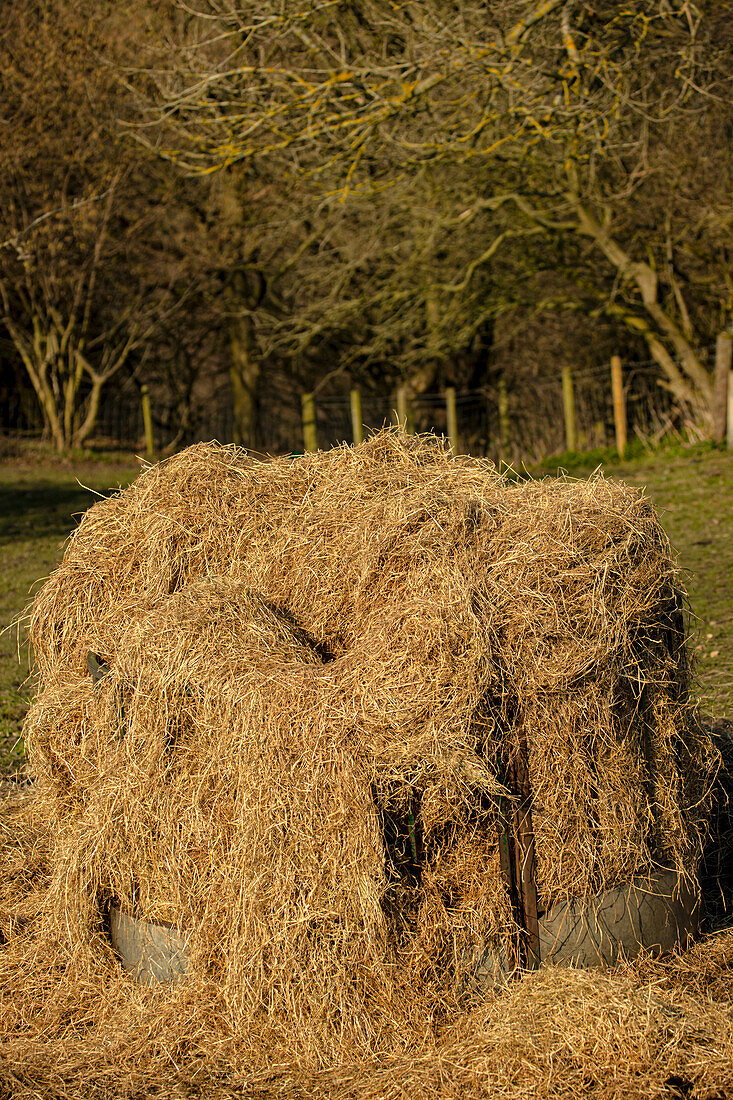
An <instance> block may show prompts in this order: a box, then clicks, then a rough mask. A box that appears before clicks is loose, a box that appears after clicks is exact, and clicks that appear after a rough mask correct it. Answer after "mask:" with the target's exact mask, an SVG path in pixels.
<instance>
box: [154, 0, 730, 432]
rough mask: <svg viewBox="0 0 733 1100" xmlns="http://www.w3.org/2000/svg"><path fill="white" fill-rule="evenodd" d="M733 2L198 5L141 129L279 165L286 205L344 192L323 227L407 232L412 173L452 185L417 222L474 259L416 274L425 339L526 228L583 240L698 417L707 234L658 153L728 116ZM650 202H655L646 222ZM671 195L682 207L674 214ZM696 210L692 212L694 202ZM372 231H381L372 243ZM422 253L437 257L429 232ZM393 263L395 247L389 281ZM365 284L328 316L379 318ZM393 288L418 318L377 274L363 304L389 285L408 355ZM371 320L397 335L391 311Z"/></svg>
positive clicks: (601, 288)
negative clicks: (437, 229) (372, 219)
mask: <svg viewBox="0 0 733 1100" xmlns="http://www.w3.org/2000/svg"><path fill="white" fill-rule="evenodd" d="M726 7H727V5H710V4H703V3H698V4H695V3H692V2H691V0H664V2H662V0H643V2H642V3H640V4H636V5H629V6H627V7H625V8H619V6H618V5H617V4H613V3H610V2H597V3H594V4H593V5H590V4H588V3H581V2H579V0H577V2H574V0H545V2H543V3H538V2H536V0H533V2H529V0H503V2H500V3H497V4H493V5H491V7H490V9H487V6H486V5H485V4H483V3H481V4H479V3H462V4H444V3H437V0H426V2H425V3H422V4H419V5H413V4H405V5H395V4H391V3H388V2H387V0H358V2H357V3H355V4H351V5H349V6H348V8H345V7H344V6H343V5H336V4H333V3H329V2H326V0H323V2H319V3H313V4H310V5H307V6H304V5H302V4H300V3H297V4H296V3H295V2H291V0H285V2H284V3H280V2H279V3H277V4H274V3H270V4H268V3H265V4H257V5H254V4H248V3H241V2H239V0H238V2H237V3H233V2H230V0H198V3H197V4H194V5H190V4H187V5H186V11H187V12H188V13H189V14H188V16H187V21H186V23H185V26H182V27H179V31H180V30H182V31H183V33H181V34H179V36H178V38H177V40H176V41H175V42H174V43H172V48H171V54H170V57H171V64H170V65H169V67H168V69H167V71H166V70H164V69H161V70H158V71H157V72H156V74H155V80H156V83H157V89H158V93H157V94H158V97H159V103H160V110H159V112H158V114H157V116H156V117H155V118H154V119H151V120H150V127H151V129H150V130H149V133H150V134H153V133H155V134H158V133H159V132H160V127H161V126H162V127H164V129H165V130H166V132H167V134H169V135H171V140H169V141H168V142H167V143H166V148H167V149H168V150H169V155H170V157H171V159H173V160H175V161H176V163H178V164H180V165H182V166H183V167H184V168H186V169H187V170H189V171H202V172H210V171H211V170H212V169H216V168H217V167H221V166H225V165H232V164H234V163H239V164H241V165H245V166H246V165H251V166H252V171H254V172H256V173H257V174H259V175H262V174H264V175H265V176H267V177H269V178H270V179H271V180H276V179H277V178H278V177H279V178H280V180H282V181H283V187H282V191H283V193H284V195H285V201H284V203H283V209H284V210H287V209H289V208H291V206H290V195H289V194H288V192H289V191H290V190H291V189H292V188H296V189H297V190H298V191H299V193H300V194H301V196H303V195H305V196H308V198H309V202H306V207H305V208H306V209H308V210H312V209H313V208H314V204H315V203H316V202H321V203H322V204H323V203H324V202H325V201H326V200H327V199H330V200H334V202H333V204H332V205H331V206H330V207H329V206H327V205H326V206H323V205H322V206H321V207H320V210H321V213H322V214H324V215H326V216H324V217H323V218H322V222H321V226H320V228H319V235H320V237H322V238H323V237H325V236H326V234H327V232H328V231H329V230H330V229H331V228H332V227H333V226H334V225H336V224H337V223H338V222H339V221H341V224H342V225H343V224H345V221H344V219H343V217H342V215H341V212H340V211H339V210H338V209H337V207H336V205H335V204H336V203H343V204H347V203H348V204H356V205H358V204H359V203H360V202H362V201H367V202H369V203H371V204H372V205H373V206H374V207H375V208H377V207H378V208H379V209H381V210H383V211H389V213H385V214H384V216H383V217H382V218H381V222H382V224H383V225H384V226H387V225H389V226H391V227H392V229H394V228H395V225H396V223H397V222H398V221H400V217H398V216H397V215H395V213H394V211H396V210H397V209H398V207H399V206H400V203H401V199H400V194H401V195H402V199H403V200H404V201H403V202H402V216H401V221H402V225H403V226H404V227H405V232H407V231H408V229H407V227H408V226H409V223H410V220H411V217H410V215H411V213H414V209H415V208H414V207H410V206H409V205H407V206H405V203H407V204H410V203H413V202H414V198H415V192H414V188H412V187H410V186H405V181H411V180H414V179H415V178H417V177H418V175H419V173H421V172H422V173H424V175H423V177H422V178H424V179H425V180H432V192H433V194H435V193H436V192H437V191H438V188H439V187H441V186H442V187H443V190H442V192H441V193H440V195H439V198H438V201H437V204H436V206H435V207H434V208H433V210H432V211H431V209H430V207H426V208H425V209H424V215H425V216H424V218H423V221H424V222H426V223H427V222H429V219H430V215H431V213H432V214H434V215H435V222H436V224H437V225H439V226H441V227H442V228H443V229H444V230H445V231H446V232H447V230H448V228H449V227H450V226H451V225H452V226H453V228H454V230H455V232H456V234H458V233H460V232H464V231H465V230H466V229H467V227H469V226H470V227H471V228H472V231H473V232H472V233H471V232H469V233H468V234H467V235H466V234H464V236H468V238H469V242H468V244H469V246H468V247H467V249H466V251H465V253H463V256H462V258H461V254H460V251H459V250H458V249H455V248H453V249H452V248H450V247H448V248H447V249H446V248H443V249H438V251H434V252H433V258H436V257H437V256H438V255H439V254H440V253H441V252H442V253H445V252H447V253H448V254H449V256H450V257H451V261H450V262H444V263H443V264H442V270H440V269H441V264H440V263H432V264H431V270H433V271H438V270H440V275H441V277H440V279H438V280H436V279H433V280H431V279H430V278H429V274H428V273H426V272H425V268H424V266H423V272H424V277H423V283H424V284H430V285H425V287H424V294H423V304H424V308H423V311H422V312H423V315H424V316H426V317H427V318H428V320H427V322H426V324H427V330H428V331H429V332H432V334H433V335H432V336H428V338H427V342H428V344H429V343H431V342H434V337H435V334H436V333H437V332H438V331H439V329H440V325H439V324H436V323H435V318H442V317H444V316H446V313H448V314H450V311H451V309H458V311H459V313H462V315H463V316H467V315H468V309H461V308H460V307H461V306H463V307H466V306H467V305H468V304H469V303H470V293H469V292H470V291H471V289H472V288H475V287H476V285H477V280H478V281H480V279H479V276H480V274H481V272H482V271H484V272H485V271H487V270H488V269H490V268H491V266H492V264H493V263H494V261H495V257H496V256H497V254H498V252H499V251H500V250H502V249H504V248H505V247H506V246H507V244H511V242H512V241H513V240H514V239H515V238H516V236H517V235H530V234H532V233H538V234H545V235H546V236H547V237H548V239H550V240H556V239H557V238H558V237H560V236H562V235H570V236H572V237H574V238H575V239H577V240H578V241H579V242H580V243H581V244H582V243H583V242H586V244H587V246H588V249H589V250H588V251H586V253H585V260H584V262H585V266H586V269H589V268H590V267H591V266H593V265H594V266H595V269H596V271H595V278H596V284H597V303H596V304H597V308H599V309H602V310H604V311H605V312H606V313H607V314H608V315H609V316H613V317H615V318H617V320H618V321H619V322H621V323H623V324H624V325H625V326H627V327H628V329H629V330H630V331H631V332H635V333H638V334H640V335H641V336H642V337H643V338H644V339H645V340H646V342H647V344H648V347H649V349H650V352H651V354H652V355H653V356H654V358H655V359H656V360H657V361H658V362H659V363H660V365H661V366H662V368H663V370H664V372H665V373H666V377H667V380H668V384H669V386H670V387H671V388H672V389H673V390H674V392H675V393H676V394H677V395H678V396H679V397H680V398H681V399H683V400H685V401H688V402H691V403H693V404H694V405H696V406H697V407H698V409H700V410H701V411H703V412H704V411H705V410H706V409H707V408H708V406H709V402H710V398H711V394H712V383H711V377H710V371H709V369H708V365H707V364H706V362H705V357H704V347H705V344H706V342H707V340H708V339H709V330H708V329H707V328H706V327H705V325H704V323H703V324H702V325H701V324H700V323H696V317H698V318H701V317H702V316H703V313H704V310H702V309H700V308H699V307H697V306H696V304H695V302H696V301H699V302H703V301H705V300H706V299H707V298H708V297H709V294H708V287H707V285H706V280H709V278H710V272H709V271H708V273H707V275H703V274H702V273H701V272H700V270H699V268H697V267H696V266H695V264H694V263H691V262H689V259H688V260H685V261H684V262H681V261H680V256H679V254H680V253H682V252H683V251H687V250H688V249H689V247H690V246H691V244H692V238H693V237H694V233H695V230H694V228H693V226H688V227H687V231H685V227H684V226H683V218H685V216H686V208H685V207H684V205H683V206H682V207H681V206H680V203H679V202H678V198H679V195H678V192H673V191H671V190H670V188H666V189H665V188H656V187H655V185H656V181H657V179H658V178H659V175H660V173H663V172H664V171H665V169H664V167H663V165H664V160H665V149H667V150H669V149H670V148H671V147H672V146H673V145H675V144H676V145H677V146H678V147H679V144H680V142H681V143H683V145H686V146H688V147H689V145H690V143H691V141H692V135H693V134H694V133H695V132H696V130H695V128H696V127H697V128H702V130H703V131H704V132H706V133H709V134H712V132H713V130H714V128H715V125H716V123H715V121H714V118H715V117H716V116H717V117H719V116H720V114H721V112H722V113H723V114H726V112H727V111H728V110H729V108H728V107H727V104H728V102H729V94H730V86H731V64H730V61H731V31H730V26H729V23H730V21H729V19H728V18H727V15H729V14H730V13H727V14H726V12H725V11H723V9H724V8H726ZM728 117H729V116H728ZM718 124H719V123H718ZM142 132H143V137H144V135H145V130H143V131H142ZM684 161H685V164H686V173H685V178H686V180H687V181H688V184H689V183H690V182H691V181H694V178H695V174H696V170H697V169H696V162H695V157H694V156H693V155H690V154H689V153H688V152H687V151H685V156H684ZM666 170H667V171H668V170H669V166H667V169H666ZM456 173H458V174H459V175H460V177H461V178H462V179H465V180H466V181H468V180H469V179H472V188H471V187H470V185H469V189H470V194H467V188H466V187H463V186H458V187H457V186H454V183H453V180H454V178H455V175H456ZM692 190H694V188H692ZM430 192H431V187H430V186H426V187H425V189H424V193H425V194H429V193H430ZM385 196H389V197H386V198H385ZM715 196H716V199H715V203H716V208H717V210H716V219H715V220H716V222H717V225H718V227H719V231H720V232H721V234H722V235H723V236H724V237H725V243H724V247H722V248H718V249H717V252H718V257H719V263H718V271H717V272H716V273H714V276H713V277H714V279H715V280H716V282H717V283H718V284H719V286H720V287H722V291H721V295H722V296H720V295H719V309H718V310H717V313H718V315H719V316H720V315H722V316H723V317H724V319H726V320H727V317H728V312H727V311H728V308H729V306H728V305H727V303H728V301H729V298H730V290H729V287H728V286H727V283H726V281H725V278H724V277H723V271H722V267H723V266H724V261H723V259H722V258H723V257H725V256H726V255H727V254H728V253H727V250H728V249H729V247H730V244H729V241H730V218H731V211H732V210H733V203H732V202H731V199H730V192H728V193H727V194H726V191H725V188H724V187H720V186H719V185H718V186H715ZM651 198H653V201H654V207H655V210H656V212H657V213H656V215H655V217H654V219H653V221H652V222H651V223H649V220H647V221H648V224H646V225H645V224H644V221H645V219H644V216H643V215H644V212H645V210H646V209H647V203H648V202H649V201H650V199H651ZM666 203H669V204H670V207H671V208H669V207H668V208H667V209H666V211H663V209H662V207H663V205H664V204H666ZM686 203H687V211H688V210H689V205H690V200H689V197H688V198H687V200H686ZM461 204H463V205H462V208H461ZM377 220H378V221H379V220H380V219H379V218H377ZM371 233H373V224H372V225H370V226H369V227H368V229H367V238H366V240H367V242H368V239H369V234H371ZM427 236H428V237H429V236H430V234H429V233H428V235H427ZM433 236H434V238H437V236H439V234H437V233H435V234H433ZM682 238H684V239H685V243H684V245H683V244H682ZM364 239H365V238H361V240H362V241H363V240H364ZM392 243H394V240H393V242H392ZM423 243H425V245H426V247H422V244H423ZM357 247H359V246H357ZM670 249H671V258H670ZM362 251H364V250H363V249H362ZM418 251H419V252H420V253H421V255H422V258H423V262H424V261H425V258H426V256H427V255H428V253H429V249H428V248H427V238H426V237H425V236H423V238H422V241H421V247H420V248H419V249H418ZM385 255H386V254H385ZM593 257H595V259H594V258H593ZM400 262H401V261H400ZM376 266H377V267H379V266H380V265H379V264H377V265H376ZM387 266H389V265H388V264H387V262H386V259H384V262H383V263H382V271H383V272H384V270H386V267H387ZM399 266H400V265H399V264H398V265H397V267H396V268H395V269H394V270H395V271H396V270H398V269H399ZM408 266H409V264H408ZM356 267H359V265H358V264H357V265H356V266H354V265H352V270H356ZM364 267H365V265H364V264H361V266H360V275H359V282H360V283H361V285H362V289H363V288H364V287H368V286H369V282H370V279H371V278H372V277H374V278H376V276H372V275H366V276H365V271H364ZM338 270H339V271H341V270H342V268H341V266H340V264H339V265H338ZM404 270H405V265H404V263H402V271H403V275H404ZM380 277H382V278H383V276H380ZM354 289H355V293H354V297H346V296H342V297H341V298H340V300H339V303H338V308H337V312H336V315H334V311H333V309H331V310H330V316H331V318H332V319H333V320H334V321H336V319H337V316H338V315H339V314H340V316H341V317H342V318H343V317H344V315H345V312H347V311H348V310H349V309H350V310H351V311H352V314H353V316H354V317H357V316H358V317H360V318H363V317H364V315H365V314H366V315H369V313H370V311H369V309H368V308H367V309H366V310H365V308H364V305H365V302H364V300H362V296H361V292H357V291H356V286H355V288H354ZM402 292H404V294H405V297H404V298H403V299H402V300H403V301H404V302H409V306H406V309H409V312H410V315H411V317H412V318H413V320H414V317H415V316H416V294H415V293H412V294H410V289H409V287H408V286H407V285H405V286H404V287H403V290H402V291H400V289H399V287H398V285H397V279H395V280H393V281H392V283H391V284H389V283H388V282H387V281H384V279H383V281H382V283H381V288H380V289H379V290H376V289H375V293H374V294H372V295H371V298H370V297H369V294H368V293H367V300H370V301H371V302H373V303H376V302H377V301H378V299H379V297H380V295H381V296H382V299H383V303H384V304H386V305H388V307H389V310H390V311H392V315H393V317H392V319H393V325H392V329H391V332H393V333H395V335H396V340H397V342H400V343H401V346H403V347H404V346H405V345H404V341H402V340H401V339H400V335H399V332H398V331H396V330H398V329H399V325H397V326H396V328H395V325H394V320H395V316H394V307H395V306H396V305H397V304H398V302H399V295H400V294H401V293H402ZM325 300H326V299H324V298H323V297H322V296H321V298H320V301H321V302H324V301H325ZM315 302H316V295H315V294H314V297H313V303H314V304H313V305H311V306H310V310H311V313H313V314H314V319H313V324H315V325H321V324H322V323H323V318H325V314H324V313H321V316H320V317H319V309H318V306H317V305H316V304H315ZM331 304H332V306H334V307H335V305H336V303H334V302H333V300H332V301H331ZM377 312H378V311H377ZM307 314H308V308H306V309H305V312H304V313H303V314H302V316H303V318H305V317H306V316H307ZM386 316H387V314H386V313H383V314H382V317H386ZM430 318H433V321H430ZM302 327H303V326H302ZM306 327H307V326H306ZM452 327H453V328H454V327H455V326H452ZM362 328H363V326H362ZM446 329H448V326H446ZM375 332H381V333H382V337H381V338H382V339H384V337H385V336H387V330H386V329H385V328H384V326H383V325H381V323H377V324H376V327H374V328H373V329H372V335H373V334H374V333H375ZM413 332H414V326H413ZM403 335H404V334H403Z"/></svg>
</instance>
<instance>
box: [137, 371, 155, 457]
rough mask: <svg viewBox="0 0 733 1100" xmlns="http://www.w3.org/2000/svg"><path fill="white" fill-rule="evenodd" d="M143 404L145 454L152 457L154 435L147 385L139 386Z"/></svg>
mask: <svg viewBox="0 0 733 1100" xmlns="http://www.w3.org/2000/svg"><path fill="white" fill-rule="evenodd" d="M140 396H141V398H142V404H143V428H144V430H145V454H146V455H147V456H148V458H152V457H153V455H154V454H155V436H154V435H153V415H152V413H151V411H150V393H149V392H148V387H147V386H141V387H140Z"/></svg>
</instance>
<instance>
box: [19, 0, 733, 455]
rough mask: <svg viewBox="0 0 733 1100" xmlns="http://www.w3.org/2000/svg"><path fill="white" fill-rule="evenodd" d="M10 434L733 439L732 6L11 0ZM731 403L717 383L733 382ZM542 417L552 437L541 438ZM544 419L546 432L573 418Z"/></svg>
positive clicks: (63, 441) (297, 439) (544, 445)
mask: <svg viewBox="0 0 733 1100" xmlns="http://www.w3.org/2000/svg"><path fill="white" fill-rule="evenodd" d="M0 45H1V48H0V82H1V83H2V104H3V106H2V110H1V111H0V196H1V201H0V430H2V431H4V432H6V433H16V434H17V433H26V434H35V435H38V434H42V435H43V436H45V438H47V439H48V440H49V441H51V442H52V444H53V445H54V447H55V448H56V449H57V450H58V451H60V452H63V451H69V450H71V449H73V448H79V447H84V446H89V445H90V444H95V443H96V444H97V445H100V446H101V445H103V444H104V443H105V441H106V442H110V441H114V440H120V439H122V438H123V437H125V438H126V441H128V442H129V441H130V440H131V439H134V438H136V433H137V435H139V434H140V432H141V423H140V417H139V406H140V389H141V387H142V386H144V385H146V386H148V387H149V391H150V394H151V403H152V408H153V413H154V417H155V427H156V438H157V439H158V440H159V442H160V446H161V447H163V448H165V449H167V450H172V449H175V448H176V447H178V446H180V445H183V444H185V443H187V442H190V441H191V440H193V439H196V438H210V437H212V436H215V437H218V438H220V439H221V440H222V441H227V440H232V441H235V442H239V443H243V444H245V445H246V446H249V447H253V448H256V449H263V450H272V451H275V450H286V451H287V450H291V449H297V448H299V447H300V446H301V445H302V443H301V429H300V416H301V405H300V401H301V395H302V394H303V393H304V392H314V391H315V393H316V395H317V402H318V416H319V424H320V429H321V438H323V439H324V441H325V440H326V439H332V438H339V437H340V438H348V430H349V429H348V394H349V390H350V388H351V387H353V386H358V387H359V388H360V390H361V392H362V400H363V404H364V409H365V414H364V415H365V420H366V422H367V423H374V424H375V425H376V424H378V423H381V422H382V421H383V420H384V419H386V418H389V416H390V415H391V410H392V409H393V408H394V397H393V395H394V393H395V391H396V390H397V389H398V388H399V387H402V388H403V392H405V393H406V394H407V395H408V396H409V398H410V401H411V406H412V408H413V415H414V420H415V425H416V427H418V428H420V427H437V428H438V429H439V430H440V429H442V428H444V421H443V420H442V419H441V418H442V417H443V416H444V412H443V404H442V396H441V395H442V394H443V392H444V390H445V388H446V387H455V388H456V390H457V393H458V408H459V418H460V419H462V438H465V440H466V442H467V445H470V447H471V448H472V449H473V450H475V451H481V450H483V451H489V450H490V449H491V442H492V440H495V439H496V438H497V437H498V436H499V435H500V426H499V424H498V420H497V416H498V413H497V408H498V402H499V395H500V394H501V392H502V391H503V392H505V393H506V394H507V402H508V408H509V411H510V415H511V421H512V435H513V440H514V447H515V450H516V448H519V447H520V446H521V447H523V448H524V449H525V451H526V450H528V451H529V452H531V454H532V455H533V457H541V454H542V453H547V452H551V451H552V450H553V449H554V450H558V449H560V450H561V449H562V446H561V445H560V446H558V441H559V442H560V444H561V443H562V393H561V387H560V381H559V380H560V375H561V370H562V368H563V367H567V366H570V367H572V369H573V372H574V375H575V378H576V400H577V403H578V408H579V415H580V431H579V436H580V438H579V446H584V447H592V446H596V445H603V443H604V441H607V438H608V435H609V433H610V434H611V435H612V431H613V428H612V424H613V421H612V413H611V410H610V396H609V392H608V391H609V383H608V363H609V360H610V358H611V356H612V355H613V354H617V355H620V356H621V357H622V359H623V362H624V370H625V378H626V381H627V387H628V394H629V399H630V400H631V402H632V404H633V402H636V411H637V413H638V415H637V417H636V420H635V421H634V423H635V425H636V427H637V428H638V430H639V432H640V434H642V435H643V436H644V435H645V436H646V437H648V438H656V437H658V436H661V435H662V434H664V433H666V432H675V433H677V434H680V435H687V436H689V435H692V436H693V437H694V438H697V439H701V438H710V437H717V438H721V436H722V432H723V431H724V424H721V421H720V401H719V400H717V399H716V393H715V372H714V355H715V345H716V339H717V338H718V336H719V334H720V333H721V332H724V331H727V330H729V329H730V326H731V314H732V310H733V160H732V158H731V148H732V147H733V108H732V106H731V105H732V104H733V4H731V3H729V2H728V0H724V2H715V3H712V2H710V3H707V2H702V0H700V2H697V3H693V2H692V0H684V2H683V0H641V2H640V3H637V4H633V5H626V6H625V5H621V4H617V3H607V2H603V0H599V2H593V3H585V2H580V0H569V2H565V0H545V2H542V3H538V2H537V0H497V2H492V3H491V4H488V3H485V2H479V0H467V2H460V3H459V2H454V0H419V2H418V0H414V2H412V0H405V2H399V0H353V2H349V3H343V2H340V0H263V2H261V3H257V4H254V3H249V2H244V0H163V2H160V0H155V2H154V0H130V3H128V4H125V5H119V4H115V3H111V2H107V0H17V2H16V3H14V4H13V5H12V6H10V7H9V8H8V10H7V11H6V12H5V13H4V19H3V25H2V28H1V29H0ZM718 397H719V395H718ZM553 433H554V434H553ZM558 433H559V435H558Z"/></svg>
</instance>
